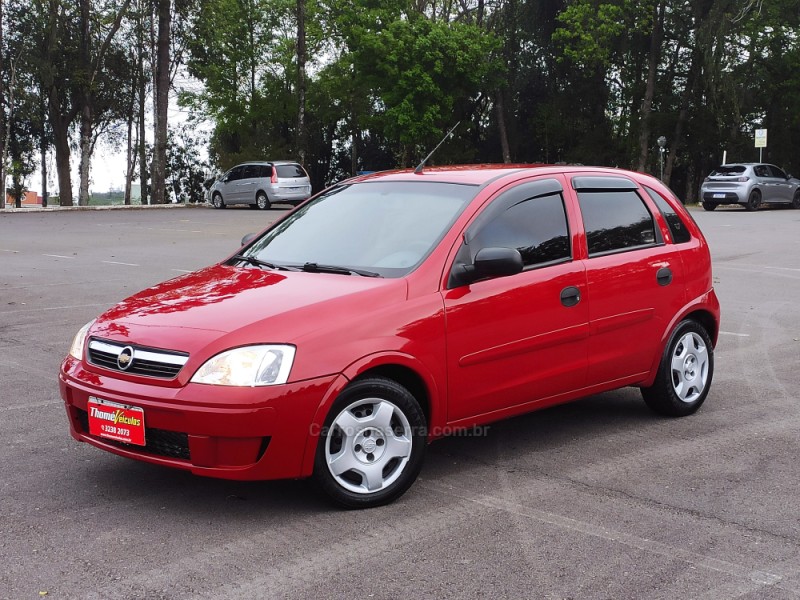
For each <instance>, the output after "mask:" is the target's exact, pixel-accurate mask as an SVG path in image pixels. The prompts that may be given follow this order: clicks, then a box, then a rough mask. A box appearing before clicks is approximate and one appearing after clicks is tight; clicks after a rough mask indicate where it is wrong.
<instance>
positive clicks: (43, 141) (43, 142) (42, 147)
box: [0, 0, 49, 208]
mask: <svg viewBox="0 0 800 600" xmlns="http://www.w3.org/2000/svg"><path fill="white" fill-rule="evenodd" d="M0 2H2V0H0ZM39 119H40V120H41V122H42V131H41V136H40V137H39V152H40V154H41V160H42V206H43V207H44V208H47V147H48V145H49V144H48V139H47V103H46V101H45V91H44V86H41V87H40V88H39Z"/></svg>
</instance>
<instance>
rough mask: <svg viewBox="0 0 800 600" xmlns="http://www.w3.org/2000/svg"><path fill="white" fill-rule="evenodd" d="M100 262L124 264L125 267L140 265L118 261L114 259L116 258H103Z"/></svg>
mask: <svg viewBox="0 0 800 600" xmlns="http://www.w3.org/2000/svg"><path fill="white" fill-rule="evenodd" d="M100 262H104V263H106V264H107V265H125V266H126V267H140V266H141V265H136V264H133V263H126V262H119V261H116V260H103V261H100Z"/></svg>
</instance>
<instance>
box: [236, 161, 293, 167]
mask: <svg viewBox="0 0 800 600" xmlns="http://www.w3.org/2000/svg"><path fill="white" fill-rule="evenodd" d="M299 164H300V163H299V162H297V161H295V160H249V161H247V162H243V163H239V164H238V165H234V166H233V167H231V169H234V168H236V167H243V166H245V165H270V166H273V165H299Z"/></svg>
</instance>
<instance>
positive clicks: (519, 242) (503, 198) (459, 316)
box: [444, 179, 588, 423]
mask: <svg viewBox="0 0 800 600" xmlns="http://www.w3.org/2000/svg"><path fill="white" fill-rule="evenodd" d="M562 190H563V188H562V185H561V182H560V181H559V180H556V179H545V180H541V179H540V180H533V181H528V182H526V183H522V184H519V185H515V186H514V187H512V188H510V189H507V190H506V191H503V192H502V193H500V194H499V195H498V196H497V197H496V198H495V199H494V200H493V201H492V202H491V203H490V204H488V205H487V206H486V207H485V208H484V210H483V211H482V213H481V214H480V215H479V216H478V217H477V218H476V219H475V221H473V223H472V225H470V227H469V228H468V229H467V231H466V233H465V235H464V242H463V245H462V247H461V249H460V250H459V252H458V255H457V256H456V259H455V264H454V267H453V268H454V269H458V268H460V266H461V265H465V264H466V265H471V264H472V262H473V260H474V258H475V255H476V254H477V252H478V251H479V250H481V249H482V248H491V247H504V248H516V249H518V250H519V252H520V254H521V255H522V258H523V264H524V265H525V267H524V270H523V271H522V272H521V273H518V274H516V275H511V276H507V277H497V278H494V279H486V280H483V281H476V282H473V283H470V284H468V285H457V284H455V283H454V282H453V281H452V278H451V283H450V285H448V288H449V289H447V290H445V291H444V306H445V319H446V327H447V369H448V382H449V383H448V387H449V389H448V392H449V393H448V396H449V403H448V421H449V422H451V423H455V422H458V421H469V419H470V418H472V417H476V416H479V415H484V414H489V413H493V412H496V411H502V410H504V409H508V408H511V407H514V406H518V405H522V404H526V403H529V402H533V401H536V400H541V399H544V398H548V397H551V396H555V395H558V394H560V393H563V392H565V391H569V390H573V389H576V388H580V387H582V386H583V382H584V379H585V376H586V343H587V329H588V308H587V303H586V301H585V300H584V296H585V293H586V275H585V273H584V265H583V263H582V262H581V261H573V259H572V246H573V238H572V234H571V231H572V228H570V226H569V225H568V220H567V216H566V211H565V207H564V201H563V197H562Z"/></svg>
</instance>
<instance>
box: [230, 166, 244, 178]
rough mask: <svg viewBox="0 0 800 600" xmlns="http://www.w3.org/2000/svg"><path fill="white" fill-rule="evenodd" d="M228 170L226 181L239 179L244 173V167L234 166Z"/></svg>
mask: <svg viewBox="0 0 800 600" xmlns="http://www.w3.org/2000/svg"><path fill="white" fill-rule="evenodd" d="M229 172H230V176H229V177H228V181H236V180H237V179H241V178H242V175H244V167H234V168H232V169H231V170H230V171H229Z"/></svg>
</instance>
